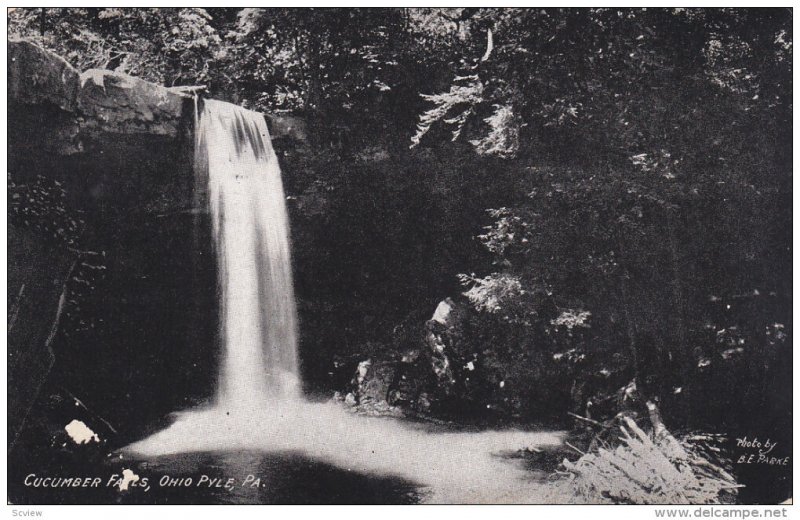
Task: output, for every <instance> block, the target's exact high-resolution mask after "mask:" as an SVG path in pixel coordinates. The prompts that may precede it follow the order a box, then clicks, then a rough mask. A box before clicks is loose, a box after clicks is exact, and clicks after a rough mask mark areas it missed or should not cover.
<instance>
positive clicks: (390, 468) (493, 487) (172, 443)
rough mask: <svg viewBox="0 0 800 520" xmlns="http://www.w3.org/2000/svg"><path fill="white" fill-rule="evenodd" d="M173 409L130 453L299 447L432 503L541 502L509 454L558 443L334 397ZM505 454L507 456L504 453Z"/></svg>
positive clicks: (554, 438)
mask: <svg viewBox="0 0 800 520" xmlns="http://www.w3.org/2000/svg"><path fill="white" fill-rule="evenodd" d="M264 404H265V403H262V402H258V401H257V402H255V403H239V404H238V405H236V406H214V407H210V408H208V409H198V410H192V411H187V412H182V413H178V414H176V420H175V422H174V423H173V424H172V425H171V426H169V427H168V428H166V429H164V430H162V431H160V432H158V433H156V434H154V435H152V436H150V437H148V438H146V439H144V440H142V441H139V442H136V443H134V444H131V445H130V446H128V447H126V448H125V449H124V450H123V452H124V453H126V454H128V455H129V456H132V457H134V458H138V457H141V458H157V457H162V456H167V455H175V454H179V453H189V452H241V451H251V452H252V451H254V452H272V453H281V452H285V453H298V454H301V455H303V456H305V457H308V458H309V459H312V460H316V461H320V462H324V463H326V464H330V465H333V466H336V467H339V468H342V469H346V470H348V471H353V472H358V473H364V474H372V475H375V476H376V477H377V476H380V477H397V478H401V479H404V480H407V481H410V482H414V483H415V484H417V485H419V486H420V487H422V488H424V489H425V490H426V493H425V496H426V497H427V501H430V502H434V503H466V502H468V503H526V502H527V503H539V502H541V496H540V495H539V494H537V487H538V484H537V483H536V482H535V481H534V479H533V477H532V475H531V474H530V473H529V472H527V471H526V470H525V469H524V468H523V467H522V465H521V463H520V461H519V460H514V459H510V458H509V457H508V455H509V454H511V453H513V452H516V451H518V450H521V449H525V448H537V449H538V448H548V447H555V446H558V445H561V444H562V441H563V436H564V434H563V433H560V432H524V431H516V430H503V431H484V432H469V433H462V432H458V433H453V432H448V433H436V432H429V431H426V430H425V429H423V428H421V427H420V426H418V425H413V424H408V423H403V422H401V421H399V420H396V419H390V418H373V417H364V416H358V415H354V414H351V413H349V412H347V411H345V410H344V409H342V408H341V406H340V405H338V404H336V403H310V402H304V401H300V400H296V399H291V400H289V399H287V400H275V401H271V402H270V403H269V406H264ZM504 455H505V456H504Z"/></svg>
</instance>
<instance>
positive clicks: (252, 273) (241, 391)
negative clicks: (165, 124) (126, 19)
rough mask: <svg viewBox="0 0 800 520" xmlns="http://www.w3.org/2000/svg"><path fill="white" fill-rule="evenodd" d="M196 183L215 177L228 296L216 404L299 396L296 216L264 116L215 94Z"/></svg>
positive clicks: (207, 107)
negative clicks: (292, 243) (292, 225)
mask: <svg viewBox="0 0 800 520" xmlns="http://www.w3.org/2000/svg"><path fill="white" fill-rule="evenodd" d="M195 163H196V167H197V168H198V174H199V175H198V180H201V181H202V179H203V178H204V177H205V178H206V179H207V188H208V199H209V210H210V212H211V217H212V225H213V236H214V246H215V252H216V257H217V265H218V277H219V293H220V317H221V320H220V321H221V323H220V327H221V329H220V332H221V334H220V335H221V338H222V348H223V353H222V360H221V370H220V377H219V390H218V396H217V397H218V398H217V405H218V406H220V407H222V408H226V409H228V410H231V409H253V408H261V407H264V406H270V402H271V401H274V400H275V399H278V398H283V399H297V398H299V397H300V385H299V377H298V368H297V318H296V305H295V299H294V290H293V286H292V272H291V259H290V248H289V219H288V216H287V212H286V200H285V199H286V198H285V195H284V193H283V184H282V182H281V172H280V168H279V166H278V159H277V157H276V156H275V152H274V151H273V149H272V143H271V142H270V139H269V133H268V130H267V125H266V121H265V120H264V116H262V115H261V114H258V113H256V112H251V111H249V110H246V109H244V108H241V107H238V106H236V105H232V104H230V103H224V102H221V101H213V100H208V101H206V102H205V103H204V106H203V111H202V114H200V117H199V122H198V124H197V144H196V157H195Z"/></svg>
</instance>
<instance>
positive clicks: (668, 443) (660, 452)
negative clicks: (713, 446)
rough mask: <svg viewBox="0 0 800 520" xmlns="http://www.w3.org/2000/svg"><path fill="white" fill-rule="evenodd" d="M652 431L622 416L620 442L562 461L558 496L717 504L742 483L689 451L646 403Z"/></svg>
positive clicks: (556, 486) (590, 500) (624, 501)
mask: <svg viewBox="0 0 800 520" xmlns="http://www.w3.org/2000/svg"><path fill="white" fill-rule="evenodd" d="M647 406H648V411H649V412H650V420H651V422H652V424H653V432H652V434H648V433H646V432H645V431H644V430H642V429H641V428H640V427H639V426H638V425H637V424H636V423H635V422H634V421H633V420H632V419H631V418H630V417H626V416H621V417H619V418H618V419H619V420H620V424H619V430H620V431H621V432H622V436H621V437H620V441H621V443H620V444H619V445H618V446H616V447H615V448H611V447H609V446H608V445H606V447H597V448H595V449H593V450H592V451H590V452H588V453H583V454H582V456H581V457H580V458H579V459H578V460H577V461H575V462H570V461H569V460H567V459H564V461H563V462H562V464H563V466H564V469H565V471H563V472H560V473H561V474H562V476H563V477H565V478H561V479H559V480H557V481H556V482H554V483H553V486H554V489H553V490H552V491H553V492H554V494H556V495H557V498H559V499H560V500H563V499H564V497H565V495H566V496H569V497H570V498H571V500H572V501H575V502H586V503H614V504H719V503H721V502H727V501H729V500H731V498H732V497H734V496H735V493H736V488H739V487H741V486H740V485H738V484H737V483H736V481H735V479H734V477H733V476H731V475H730V473H728V472H727V471H726V470H725V469H724V468H722V467H721V466H720V465H719V464H718V463H716V461H714V462H712V461H711V460H709V459H707V458H704V457H702V456H699V455H698V454H697V452H696V451H694V450H687V449H686V448H685V446H684V445H683V444H681V442H679V441H678V440H677V439H676V438H675V437H674V436H673V435H672V434H671V433H670V432H669V431H667V429H666V428H665V427H664V424H663V422H662V421H661V418H660V415H659V413H658V409H657V408H656V406H655V405H654V404H653V403H649V402H648V403H647Z"/></svg>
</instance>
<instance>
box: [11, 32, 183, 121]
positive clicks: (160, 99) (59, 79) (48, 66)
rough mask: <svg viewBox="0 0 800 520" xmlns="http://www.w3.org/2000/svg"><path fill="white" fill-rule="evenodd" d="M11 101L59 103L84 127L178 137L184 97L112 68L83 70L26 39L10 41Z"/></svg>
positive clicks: (45, 103)
mask: <svg viewBox="0 0 800 520" xmlns="http://www.w3.org/2000/svg"><path fill="white" fill-rule="evenodd" d="M8 57H9V59H8V84H9V100H10V101H12V102H16V103H19V104H22V105H54V106H56V107H58V108H59V109H61V110H63V111H65V112H68V113H70V114H73V115H74V116H75V117H76V120H77V124H78V126H79V128H80V130H89V131H97V132H103V133H112V134H116V133H125V134H131V133H133V134H137V133H144V134H153V135H166V136H176V135H177V134H178V130H179V126H180V122H181V117H182V114H183V104H184V99H185V98H184V97H183V96H182V95H181V94H180V93H178V92H175V91H173V90H171V89H169V88H166V87H162V86H160V85H156V84H154V83H150V82H147V81H144V80H142V79H139V78H136V77H133V76H130V75H128V74H123V73H121V72H115V71H110V70H100V69H90V70H87V71H85V72H83V73H79V72H78V71H77V70H76V69H75V68H74V67H72V66H71V65H70V64H69V63H67V62H66V60H64V59H63V58H61V57H60V56H58V55H56V54H54V53H52V52H50V51H47V50H45V49H42V48H41V47H39V46H37V45H35V44H33V43H31V42H28V41H25V40H11V41H9V42H8Z"/></svg>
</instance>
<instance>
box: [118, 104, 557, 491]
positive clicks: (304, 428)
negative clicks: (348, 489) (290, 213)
mask: <svg viewBox="0 0 800 520" xmlns="http://www.w3.org/2000/svg"><path fill="white" fill-rule="evenodd" d="M197 115H198V119H199V121H198V123H197V125H196V128H197V136H196V137H197V139H196V147H195V148H196V157H195V159H196V161H195V162H196V166H197V173H198V185H199V186H200V187H203V186H205V187H207V189H202V190H201V191H202V192H203V193H206V194H207V195H208V198H209V202H208V205H209V209H210V212H211V216H212V226H213V236H214V247H215V251H216V256H217V263H218V279H219V293H220V294H219V296H220V310H221V313H220V316H221V323H220V327H221V330H220V332H221V338H222V348H223V353H222V362H221V368H220V377H219V388H218V391H217V399H216V402H215V403H213V405H212V406H209V407H203V408H199V409H194V410H187V411H184V412H180V413H177V414H175V421H174V422H173V423H172V424H171V425H170V426H169V427H167V428H166V429H164V430H161V431H159V432H157V433H155V434H153V435H151V436H149V437H147V438H145V439H142V440H140V441H138V442H136V443H134V444H131V445H129V446H127V447H126V448H124V449H123V451H124V452H126V453H128V454H129V455H133V456H136V457H148V458H151V457H161V456H165V455H173V454H180V453H187V452H205V453H209V452H224V453H228V452H237V451H254V452H292V453H303V454H306V455H307V456H309V457H312V458H313V459H315V460H319V461H324V462H327V463H330V464H334V465H337V466H340V467H344V468H348V469H349V470H353V471H361V472H364V473H370V474H380V475H395V476H399V477H402V478H405V479H408V480H410V481H414V482H418V483H419V484H420V485H421V486H424V487H428V488H429V489H430V490H431V491H432V494H431V495H430V500H432V501H436V502H458V503H462V502H464V501H465V500H467V501H473V502H512V503H519V502H525V501H533V502H536V501H537V500H540V498H539V497H538V496H537V495H535V494H534V495H531V493H530V482H529V481H528V480H527V479H529V474H527V473H526V472H525V471H524V470H523V469H522V468H519V467H513V466H510V465H509V464H508V463H507V462H505V461H504V460H503V459H501V458H498V457H497V456H496V454H497V453H500V452H503V451H508V450H518V449H520V448H521V447H531V446H545V445H557V444H560V443H561V439H562V436H561V434H560V433H555V432H553V433H545V432H541V433H540V432H519V431H503V432H481V433H428V432H426V431H424V429H421V428H419V427H413V426H411V425H408V424H403V423H401V422H395V421H391V420H383V419H378V418H369V417H360V416H355V415H353V414H351V413H348V412H345V411H343V410H342V408H341V407H340V406H339V405H338V404H336V403H332V402H328V403H312V402H308V401H305V400H303V399H302V398H301V392H300V385H299V377H298V366H297V365H298V363H297V324H296V322H297V319H296V308H295V300H294V294H293V289H292V276H291V262H290V251H289V238H288V218H287V213H286V202H285V197H284V194H283V186H282V183H281V178H280V170H279V168H278V161H277V158H276V157H275V153H274V152H273V150H272V144H271V143H270V140H269V135H268V132H267V127H266V123H265V120H264V118H263V116H261V115H259V114H256V113H254V112H250V111H248V110H245V109H243V108H240V107H237V106H234V105H231V104H228V103H222V102H219V101H210V100H209V101H206V102H205V104H204V106H203V110H202V113H201V114H197ZM241 471H242V472H244V471H247V472H251V471H253V470H252V468H247V469H245V468H242V469H241ZM230 476H233V477H234V478H237V477H238V478H243V477H244V474H242V475H230Z"/></svg>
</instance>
